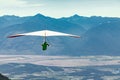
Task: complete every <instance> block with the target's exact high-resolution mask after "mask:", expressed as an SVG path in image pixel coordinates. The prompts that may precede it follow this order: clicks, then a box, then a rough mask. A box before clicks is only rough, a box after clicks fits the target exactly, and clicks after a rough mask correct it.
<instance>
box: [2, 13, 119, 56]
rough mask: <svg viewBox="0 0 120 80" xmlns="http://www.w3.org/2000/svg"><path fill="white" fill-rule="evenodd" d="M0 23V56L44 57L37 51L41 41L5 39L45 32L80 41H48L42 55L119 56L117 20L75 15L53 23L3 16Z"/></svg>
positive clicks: (51, 20)
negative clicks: (14, 35)
mask: <svg viewBox="0 0 120 80" xmlns="http://www.w3.org/2000/svg"><path fill="white" fill-rule="evenodd" d="M15 17H16V18H15ZM6 18H7V19H8V18H9V19H10V20H7V19H6ZM0 20H1V21H0V25H1V27H0V33H1V34H0V37H1V40H0V54H41V53H44V52H43V51H42V50H41V44H42V42H43V38H41V37H34V38H33V37H21V38H15V39H7V38H6V37H7V36H9V35H12V34H16V33H24V32H32V31H39V30H43V29H46V28H47V29H49V30H54V31H60V32H65V33H70V34H76V35H79V36H81V38H80V39H74V38H66V37H49V38H48V40H49V41H48V42H49V43H50V44H51V46H50V47H49V48H48V50H47V51H46V52H45V54H46V55H73V56H74V55H120V54H119V52H120V50H119V47H120V44H119V40H120V37H119V35H118V34H119V33H120V32H119V30H120V29H119V28H120V26H119V25H120V18H111V17H110V18H109V17H100V16H98V17H96V16H92V17H84V16H79V15H77V14H75V15H73V16H71V17H67V18H65V17H64V18H59V19H56V18H51V17H48V16H44V15H42V14H36V15H35V16H28V17H18V16H13V19H12V16H4V18H2V17H0ZM2 20H3V21H2ZM3 22H4V24H3ZM106 26H107V27H106ZM111 35H113V36H111ZM98 36H99V37H98ZM110 40H111V41H110ZM110 43H112V44H114V45H112V44H110ZM31 45H32V46H31ZM114 47H115V48H114ZM114 53H116V54H114Z"/></svg>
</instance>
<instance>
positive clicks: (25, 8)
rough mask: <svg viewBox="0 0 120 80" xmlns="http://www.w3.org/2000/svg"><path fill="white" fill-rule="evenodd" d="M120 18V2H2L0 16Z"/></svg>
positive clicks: (43, 0) (6, 0)
mask: <svg viewBox="0 0 120 80" xmlns="http://www.w3.org/2000/svg"><path fill="white" fill-rule="evenodd" d="M37 13H41V14H43V15H46V16H51V17H56V18H58V17H66V16H71V15H74V14H78V15H81V16H95V15H96V16H111V17H120V0H0V15H18V16H30V15H35V14H37Z"/></svg>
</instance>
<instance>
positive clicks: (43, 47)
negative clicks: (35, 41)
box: [42, 41, 49, 51]
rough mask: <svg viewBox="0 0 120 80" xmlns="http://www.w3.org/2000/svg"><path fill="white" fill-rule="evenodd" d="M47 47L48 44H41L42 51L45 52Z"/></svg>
mask: <svg viewBox="0 0 120 80" xmlns="http://www.w3.org/2000/svg"><path fill="white" fill-rule="evenodd" d="M47 46H49V44H48V43H47V42H46V41H45V42H44V43H43V44H42V50H43V51H44V50H47Z"/></svg>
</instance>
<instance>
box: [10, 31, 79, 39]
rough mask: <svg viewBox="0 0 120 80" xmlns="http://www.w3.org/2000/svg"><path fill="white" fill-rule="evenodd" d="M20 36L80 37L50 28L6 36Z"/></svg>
mask: <svg viewBox="0 0 120 80" xmlns="http://www.w3.org/2000/svg"><path fill="white" fill-rule="evenodd" d="M20 36H70V37H75V38H79V37H80V36H78V35H73V34H67V33H62V32H56V31H50V30H42V31H35V32H30V33H23V34H16V35H12V36H8V38H14V37H20Z"/></svg>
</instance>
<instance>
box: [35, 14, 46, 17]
mask: <svg viewBox="0 0 120 80" xmlns="http://www.w3.org/2000/svg"><path fill="white" fill-rule="evenodd" d="M41 16H42V17H45V16H44V15H42V14H39V13H38V14H36V15H35V17H41Z"/></svg>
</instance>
